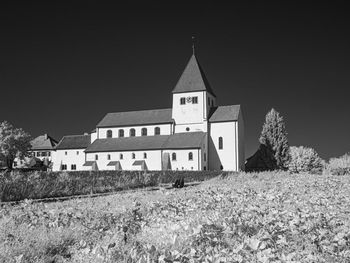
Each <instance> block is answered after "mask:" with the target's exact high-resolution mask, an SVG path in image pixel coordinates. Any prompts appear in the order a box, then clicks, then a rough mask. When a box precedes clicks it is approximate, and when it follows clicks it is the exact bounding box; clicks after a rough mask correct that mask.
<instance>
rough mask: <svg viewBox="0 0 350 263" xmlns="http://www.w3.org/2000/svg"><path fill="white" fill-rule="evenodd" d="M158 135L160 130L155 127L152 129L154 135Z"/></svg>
mask: <svg viewBox="0 0 350 263" xmlns="http://www.w3.org/2000/svg"><path fill="white" fill-rule="evenodd" d="M159 134H160V128H159V127H155V128H154V135H159Z"/></svg>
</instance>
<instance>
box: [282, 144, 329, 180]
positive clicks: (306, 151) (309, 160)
mask: <svg viewBox="0 0 350 263" xmlns="http://www.w3.org/2000/svg"><path fill="white" fill-rule="evenodd" d="M290 157H291V158H290V161H289V164H288V169H289V171H290V172H292V173H301V172H307V173H313V174H320V173H322V170H323V162H322V159H321V158H320V157H319V156H318V154H317V152H316V151H315V150H314V149H312V148H308V147H303V146H299V147H295V146H292V147H290Z"/></svg>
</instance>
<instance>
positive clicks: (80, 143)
mask: <svg viewBox="0 0 350 263" xmlns="http://www.w3.org/2000/svg"><path fill="white" fill-rule="evenodd" d="M90 143H91V138H90V135H68V136H64V137H63V138H62V139H61V141H60V142H59V143H58V145H57V146H56V150H65V149H85V148H86V147H88V146H89V145H90Z"/></svg>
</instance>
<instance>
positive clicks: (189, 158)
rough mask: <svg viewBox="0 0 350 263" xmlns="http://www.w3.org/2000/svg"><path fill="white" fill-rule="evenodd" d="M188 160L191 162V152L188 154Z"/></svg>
mask: <svg viewBox="0 0 350 263" xmlns="http://www.w3.org/2000/svg"><path fill="white" fill-rule="evenodd" d="M188 160H189V161H192V160H193V153H192V152H189V153H188Z"/></svg>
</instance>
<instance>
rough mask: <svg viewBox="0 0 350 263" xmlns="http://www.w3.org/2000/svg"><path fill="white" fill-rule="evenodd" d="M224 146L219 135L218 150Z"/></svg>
mask: <svg viewBox="0 0 350 263" xmlns="http://www.w3.org/2000/svg"><path fill="white" fill-rule="evenodd" d="M223 148H224V141H223V139H222V137H219V150H222V149H223Z"/></svg>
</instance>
